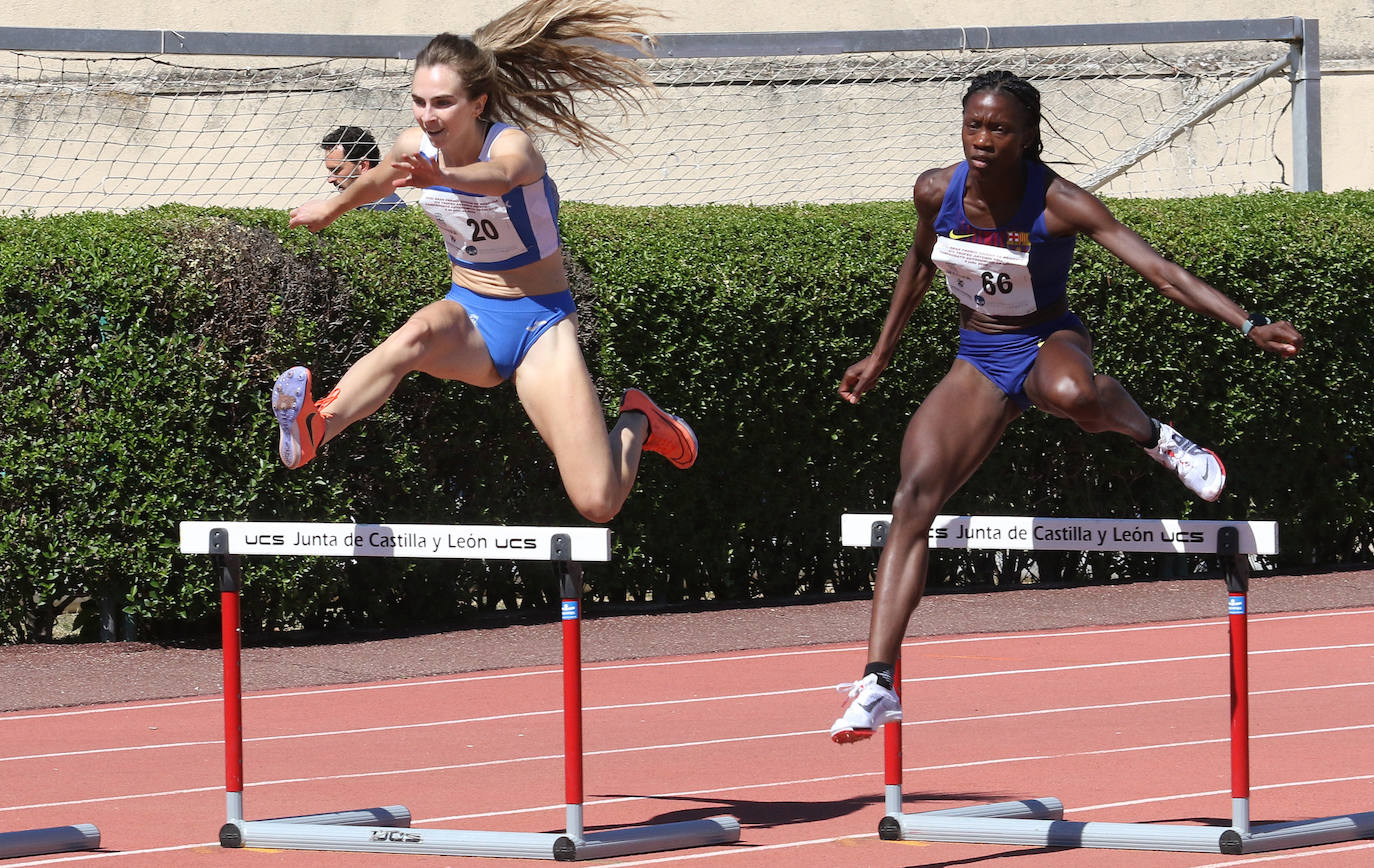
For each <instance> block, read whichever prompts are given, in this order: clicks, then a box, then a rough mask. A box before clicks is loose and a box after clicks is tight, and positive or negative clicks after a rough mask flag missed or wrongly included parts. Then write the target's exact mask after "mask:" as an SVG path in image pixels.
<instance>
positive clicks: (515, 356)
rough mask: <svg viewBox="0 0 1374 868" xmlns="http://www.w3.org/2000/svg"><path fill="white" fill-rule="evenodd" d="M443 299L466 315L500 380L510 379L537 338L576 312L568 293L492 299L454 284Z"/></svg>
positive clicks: (564, 291)
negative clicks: (488, 354) (456, 303)
mask: <svg viewBox="0 0 1374 868" xmlns="http://www.w3.org/2000/svg"><path fill="white" fill-rule="evenodd" d="M444 298H446V299H448V300H449V301H456V302H458V303H459V304H461V305H462V306H463V309H464V310H466V311H467V312H468V319H470V320H472V324H473V325H475V326H476V327H477V331H478V333H480V334H481V335H482V340H484V341H486V344H487V352H488V353H490V354H491V360H492V362H494V363H495V365H496V372H497V373H498V374H500V375H501V379H503V380H509V379H510V378H511V375H512V374H514V373H515V369H516V368H517V367H519V366H520V363H521V362H522V361H524V358H525V354H526V353H528V352H529V351H530V347H532V346H534V342H535V341H537V340H539V337H540V335H542V334H544V332H546V331H548V330H549V329H551V328H553V327H554V326H555V325H557V324H558V323H560V322H562V321H563V320H565V319H567V318H568V317H569V316H571V315H572V314H574V313H576V312H577V306H576V305H575V304H573V297H572V293H571V292H569V291H568V290H566V289H565V290H563V291H562V292H551V293H549V294H548V295H525V296H521V297H519V298H495V297H493V296H490V295H481V294H479V293H476V292H473V291H472V290H470V289H468V288H467V287H465V286H459V285H458V284H456V283H455V284H453V285H452V286H451V287H450V288H449V291H448V295H445V296H444Z"/></svg>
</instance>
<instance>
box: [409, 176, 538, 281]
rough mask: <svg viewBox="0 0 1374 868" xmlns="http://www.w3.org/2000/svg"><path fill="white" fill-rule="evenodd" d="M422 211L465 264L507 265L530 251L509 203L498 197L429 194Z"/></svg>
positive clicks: (452, 254)
mask: <svg viewBox="0 0 1374 868" xmlns="http://www.w3.org/2000/svg"><path fill="white" fill-rule="evenodd" d="M421 207H423V208H424V209H425V213H426V214H428V215H429V216H430V218H431V219H432V220H433V221H434V225H436V226H438V227H439V231H440V232H442V233H443V235H444V244H445V246H447V247H448V253H449V256H451V257H452V258H454V259H457V260H460V261H463V262H475V263H489V262H504V261H505V260H507V259H510V258H512V257H514V256H519V255H520V254H522V253H524V252H525V250H526V247H525V242H523V241H521V240H520V233H518V232H516V231H515V226H514V224H512V223H511V220H510V216H509V214H508V213H507V209H506V203H505V202H503V201H501V200H500V199H498V198H496V197H494V196H469V195H466V194H463V193H455V192H447V191H445V192H438V191H434V192H431V191H428V190H426V191H425V194H424V195H423V196H422V197H421Z"/></svg>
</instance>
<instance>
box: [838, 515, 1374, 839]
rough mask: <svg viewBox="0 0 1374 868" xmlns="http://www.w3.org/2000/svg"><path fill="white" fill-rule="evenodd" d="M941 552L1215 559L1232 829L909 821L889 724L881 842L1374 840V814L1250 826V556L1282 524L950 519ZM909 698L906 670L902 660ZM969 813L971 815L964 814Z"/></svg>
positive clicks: (1036, 819)
mask: <svg viewBox="0 0 1374 868" xmlns="http://www.w3.org/2000/svg"><path fill="white" fill-rule="evenodd" d="M891 524H892V516H891V515H886V514H876V513H875V514H866V513H863V514H861V513H848V514H845V515H843V516H841V519H840V537H841V541H842V542H843V544H844V545H847V546H863V547H869V548H882V546H883V545H884V544H885V543H886V541H887V537H888V534H889V532H890V530H891ZM928 538H929V544H930V546H931V547H932V548H961V549H1003V550H1012V549H1014V550H1049V551H1128V552H1157V553H1167V552H1179V553H1196V554H1211V555H1215V556H1217V557H1218V558H1219V560H1220V563H1221V568H1222V573H1223V576H1224V578H1225V581H1226V587H1227V592H1228V593H1227V617H1228V630H1229V638H1230V667H1231V731H1230V741H1231V825H1230V826H1228V827H1219V826H1198V825H1194V826H1184V825H1168V824H1159V823H1101V822H1092V823H1083V822H1070V821H1066V820H1064V818H1063V817H1064V813H1063V808H1064V806H1063V803H1062V802H1060V801H1059V800H1058V799H1054V798H1042V799H1026V800H1021V801H1014V802H999V803H996V804H989V805H976V806H971V808H972V809H973V810H970V809H965V808H955V809H947V810H939V811H923V812H916V813H906V812H905V811H904V806H903V796H902V731H901V723H900V722H899V723H889V724H885V725H884V727H883V729H884V732H883V737H884V742H885V744H884V751H883V761H884V800H883V802H884V808H885V810H886V815H885V816H884V817H883V818H882V820H881V821H880V822H879V824H878V835H879V837H880V838H882V839H883V840H887V841H942V842H944V841H951V842H964V843H975V844H1003V845H1026V846H1032V847H1066V848H1067V847H1084V848H1099V849H1115V850H1164V851H1176V852H1193V853H1225V854H1233V855H1234V854H1244V853H1263V852H1268V851H1272V850H1283V849H1290V848H1294V847H1311V846H1316V845H1319V844H1330V843H1335V842H1338V841H1350V840H1355V839H1357V838H1367V837H1374V811H1371V812H1362V813H1356V814H1345V815H1341V816H1335V817H1323V818H1320V819H1313V820H1299V821H1294V822H1287V823H1271V824H1267V825H1263V826H1254V827H1252V826H1251V824H1250V748H1249V680H1248V662H1247V656H1248V639H1247V610H1248V593H1249V556H1250V555H1269V554H1277V552H1278V527H1277V524H1276V523H1275V522H1272V521H1203V520H1185V519H1104V518H1039V517H1028V516H968V515H940V516H937V517H936V519H935V521H934V522H933V523H932V525H931V528H930V531H929V533H928ZM895 668H896V672H895V676H896V677H895V681H896V687H897V691H898V693H899V694H900V692H901V661H900V660H897V661H895ZM961 811H964V813H959V812H961Z"/></svg>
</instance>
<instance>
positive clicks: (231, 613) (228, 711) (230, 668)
mask: <svg viewBox="0 0 1374 868" xmlns="http://www.w3.org/2000/svg"><path fill="white" fill-rule="evenodd" d="M210 552H211V554H212V555H213V558H214V561H215V569H216V571H217V572H218V573H219V590H220V638H221V648H222V649H223V650H222V655H223V659H224V808H225V825H226V826H228V825H232V824H235V823H240V822H242V821H243V675H242V670H241V668H240V658H241V652H242V634H243V626H242V623H241V619H240V613H239V591H240V590H241V589H242V588H243V574H242V569H241V567H242V563H241V558H240V557H239V556H238V555H232V554H228V552H229V534H228V532H227V531H225V530H223V529H221V528H215V529H214V530H212V531H210Z"/></svg>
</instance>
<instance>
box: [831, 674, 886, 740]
mask: <svg viewBox="0 0 1374 868" xmlns="http://www.w3.org/2000/svg"><path fill="white" fill-rule="evenodd" d="M835 689H836V690H838V691H840V692H841V693H848V694H849V698H850V699H852V700H853V702H851V703H849V707H848V708H846V709H845V710H844V714H842V715H840V717H839V719H838V720H836V721H835V722H834V723H832V724H831V725H830V740H831V741H833V742H835V744H851V743H853V742H856V741H862V740H863V739H866V738H872V737H873V731H874V730H875V729H877V728H878V727H880V726H882V725H883V724H885V723H894V722H896V721H899V720H901V719H902V701H901V700H900V699H898V698H897V694H896V693H894V692H893V691H891V690H888V689H887V688H886V687H883V686H882V685H880V684H879V683H878V676H876V675H873V674H871V673H870V674H868V675H865V676H864V677H863V678H862V679H861V680H859V681H855V682H854V683H853V684H841V685H840V686H838V687H836V688H835Z"/></svg>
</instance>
